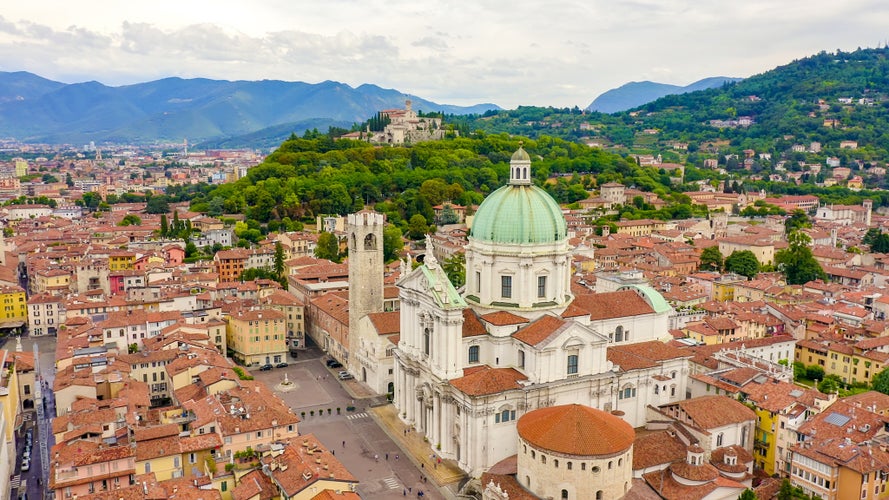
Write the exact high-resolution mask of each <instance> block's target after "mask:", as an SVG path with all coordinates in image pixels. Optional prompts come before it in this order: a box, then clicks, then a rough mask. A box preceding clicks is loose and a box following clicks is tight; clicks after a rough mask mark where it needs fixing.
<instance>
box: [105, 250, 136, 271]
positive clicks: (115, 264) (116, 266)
mask: <svg viewBox="0 0 889 500" xmlns="http://www.w3.org/2000/svg"><path fill="white" fill-rule="evenodd" d="M135 263H136V254H135V253H133V252H124V251H120V252H111V253H110V254H108V269H109V270H111V271H123V270H128V269H134V268H135Z"/></svg>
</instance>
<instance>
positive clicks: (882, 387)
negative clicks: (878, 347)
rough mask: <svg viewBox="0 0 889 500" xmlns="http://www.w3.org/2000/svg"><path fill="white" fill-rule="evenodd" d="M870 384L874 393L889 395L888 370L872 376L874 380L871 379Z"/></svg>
mask: <svg viewBox="0 0 889 500" xmlns="http://www.w3.org/2000/svg"><path fill="white" fill-rule="evenodd" d="M871 383H872V384H873V386H874V390H875V391H878V392H882V393H883V394H889V368H886V369H884V370H883V371H881V372H880V373H878V374H876V375H874V378H873V379H871Z"/></svg>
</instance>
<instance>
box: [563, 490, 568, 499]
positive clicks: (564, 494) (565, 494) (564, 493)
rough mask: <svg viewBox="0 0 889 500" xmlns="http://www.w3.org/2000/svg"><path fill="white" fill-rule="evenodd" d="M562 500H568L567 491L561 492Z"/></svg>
mask: <svg viewBox="0 0 889 500" xmlns="http://www.w3.org/2000/svg"><path fill="white" fill-rule="evenodd" d="M562 500H568V490H562Z"/></svg>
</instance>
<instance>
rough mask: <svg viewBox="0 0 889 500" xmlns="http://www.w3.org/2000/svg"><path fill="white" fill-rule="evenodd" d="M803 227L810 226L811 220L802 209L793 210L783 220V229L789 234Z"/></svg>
mask: <svg viewBox="0 0 889 500" xmlns="http://www.w3.org/2000/svg"><path fill="white" fill-rule="evenodd" d="M804 227H812V221H811V220H810V219H809V216H808V215H806V213H805V212H803V211H802V210H794V211H793V213H792V214H790V217H788V218H787V219H785V220H784V231H785V232H786V233H787V234H790V233H792V232H794V231H797V230H799V229H802V228H804Z"/></svg>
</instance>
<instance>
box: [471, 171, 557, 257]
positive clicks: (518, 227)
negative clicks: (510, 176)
mask: <svg viewBox="0 0 889 500" xmlns="http://www.w3.org/2000/svg"><path fill="white" fill-rule="evenodd" d="M567 234H568V224H566V223H565V216H564V215H562V209H561V208H559V204H558V203H556V200H554V199H553V197H552V196H550V195H549V194H548V193H547V192H546V191H544V190H542V189H540V188H539V187H537V186H534V185H511V184H508V185H506V186H503V187H501V188H500V189H498V190H496V191H494V192H493V193H491V194H490V195H488V197H487V198H485V201H483V202H482V204H481V205H480V206H479V207H478V211H477V212H476V213H475V218H474V219H473V221H472V231H471V233H470V236H472V237H473V238H475V239H477V240H479V241H487V242H492V243H511V244H523V243H553V242H556V241H560V240H563V239H565V238H566V237H567Z"/></svg>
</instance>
